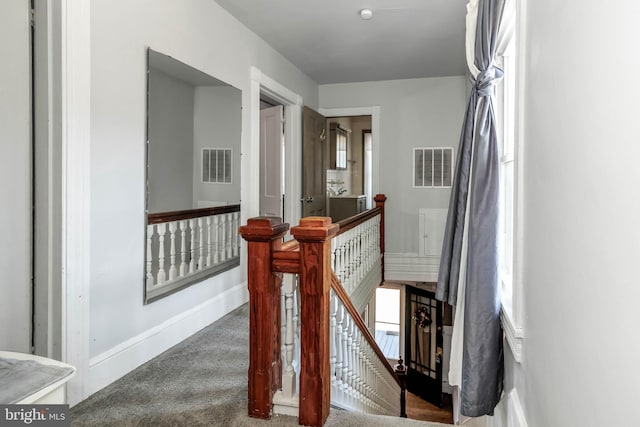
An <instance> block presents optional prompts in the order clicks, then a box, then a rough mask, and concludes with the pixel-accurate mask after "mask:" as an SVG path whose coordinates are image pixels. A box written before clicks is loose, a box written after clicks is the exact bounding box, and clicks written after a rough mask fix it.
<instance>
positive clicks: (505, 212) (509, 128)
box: [494, 0, 524, 361]
mask: <svg viewBox="0 0 640 427" xmlns="http://www.w3.org/2000/svg"><path fill="white" fill-rule="evenodd" d="M522 1H523V0H509V1H507V3H506V5H505V11H504V18H503V24H502V28H501V34H500V36H499V42H498V49H497V54H496V65H497V66H499V67H500V68H502V69H503V71H504V77H503V79H502V81H501V82H500V83H499V84H498V85H497V87H496V93H495V98H494V100H495V102H494V105H495V111H496V120H497V127H498V133H499V138H500V139H499V150H500V153H499V154H500V251H501V253H500V282H501V295H502V323H503V327H504V330H505V334H506V336H507V341H508V342H509V345H510V347H511V349H512V352H513V355H514V358H515V359H516V360H517V361H520V357H521V353H520V350H521V342H522V338H523V331H522V328H521V324H522V322H521V319H520V317H521V315H522V309H520V306H521V303H522V292H521V291H520V290H519V288H518V286H520V282H519V280H518V264H517V247H518V237H519V235H520V233H519V232H518V224H519V222H518V212H519V210H518V206H519V204H520V202H519V200H520V199H521V196H522V193H521V191H520V186H519V181H518V170H519V168H518V165H519V160H520V157H521V156H520V154H521V150H519V147H520V146H521V144H522V137H521V131H520V123H519V113H520V109H521V108H520V106H521V105H523V94H522V90H521V88H520V86H519V84H518V82H519V79H520V75H521V74H520V73H521V71H520V66H519V64H520V62H519V61H520V60H519V56H518V53H519V52H518V50H519V47H520V46H524V44H522V43H521V40H519V37H518V34H519V32H520V31H521V28H520V25H519V24H520V21H519V20H517V19H516V18H517V16H516V12H517V9H519V8H521V7H522Z"/></svg>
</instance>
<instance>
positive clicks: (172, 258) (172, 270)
mask: <svg viewBox="0 0 640 427" xmlns="http://www.w3.org/2000/svg"><path fill="white" fill-rule="evenodd" d="M177 228H178V224H177V222H176V221H172V222H170V223H169V239H170V243H171V244H170V248H169V262H170V265H169V280H175V278H176V276H177V273H178V270H177V269H176V229H177Z"/></svg>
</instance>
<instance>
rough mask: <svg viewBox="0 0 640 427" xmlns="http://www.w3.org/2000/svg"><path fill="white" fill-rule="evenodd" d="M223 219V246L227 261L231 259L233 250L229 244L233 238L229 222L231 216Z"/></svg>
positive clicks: (228, 215)
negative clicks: (224, 220)
mask: <svg viewBox="0 0 640 427" xmlns="http://www.w3.org/2000/svg"><path fill="white" fill-rule="evenodd" d="M225 219H226V224H227V227H226V232H225V239H224V246H225V249H226V252H227V253H226V255H227V259H231V258H232V257H233V249H232V248H231V242H232V240H233V238H234V237H235V233H233V232H232V230H231V227H232V226H233V222H232V221H231V214H226V215H225Z"/></svg>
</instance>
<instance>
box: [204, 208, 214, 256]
mask: <svg viewBox="0 0 640 427" xmlns="http://www.w3.org/2000/svg"><path fill="white" fill-rule="evenodd" d="M206 222H207V261H206V262H207V264H206V265H207V267H210V266H211V263H212V256H211V255H212V253H211V252H213V245H212V242H211V217H210V216H208V217H207V218H206Z"/></svg>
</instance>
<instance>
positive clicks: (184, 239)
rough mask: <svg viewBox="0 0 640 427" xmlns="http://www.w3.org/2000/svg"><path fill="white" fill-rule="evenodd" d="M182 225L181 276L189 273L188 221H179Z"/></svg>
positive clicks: (180, 225)
mask: <svg viewBox="0 0 640 427" xmlns="http://www.w3.org/2000/svg"><path fill="white" fill-rule="evenodd" d="M178 224H179V227H180V277H182V276H184V275H185V274H187V221H184V220H182V221H179V222H178Z"/></svg>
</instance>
